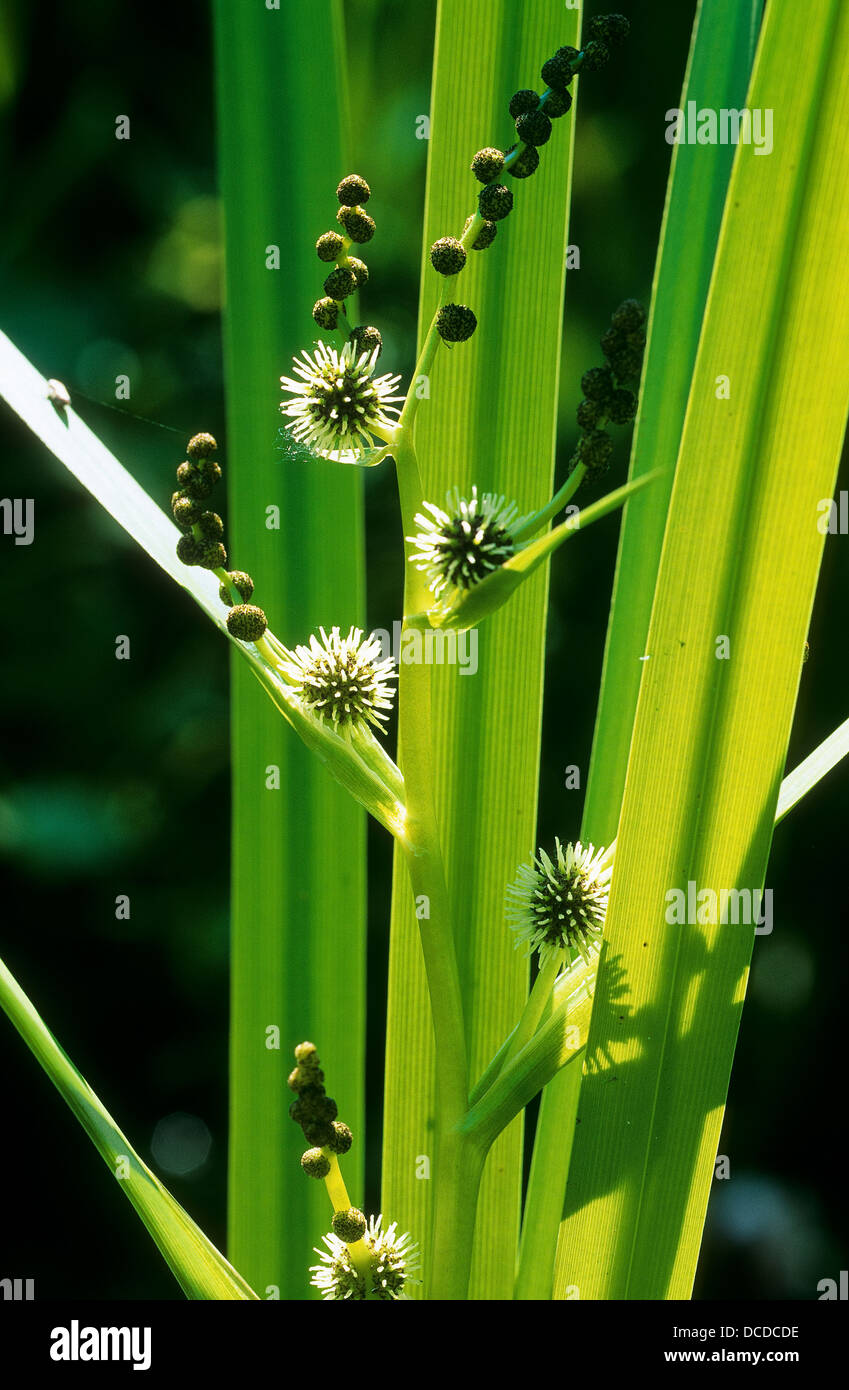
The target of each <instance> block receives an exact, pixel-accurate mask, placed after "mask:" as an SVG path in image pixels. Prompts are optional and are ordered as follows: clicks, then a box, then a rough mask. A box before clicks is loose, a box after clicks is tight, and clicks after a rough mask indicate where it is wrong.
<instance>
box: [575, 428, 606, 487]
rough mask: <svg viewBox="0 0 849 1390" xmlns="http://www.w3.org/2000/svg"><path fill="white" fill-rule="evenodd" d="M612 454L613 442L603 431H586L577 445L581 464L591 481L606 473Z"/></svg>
mask: <svg viewBox="0 0 849 1390" xmlns="http://www.w3.org/2000/svg"><path fill="white" fill-rule="evenodd" d="M612 453H613V440H612V439H611V437H610V435H609V434H607V433H606V432H605V431H604V430H588V431H587V433H586V434H585V435H584V436H583V437H582V439H581V441H580V443H579V445H578V454H579V457H580V460H581V463H582V464H583V465H584V467H585V468H586V470H587V476H588V477H589V478H590V479H591V480H592V479H595V478H600V477H601V476H602V474H604V473H606V472H607V470H608V468H609V466H610V455H611V454H612Z"/></svg>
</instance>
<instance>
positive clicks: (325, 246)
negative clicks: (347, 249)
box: [315, 232, 345, 261]
mask: <svg viewBox="0 0 849 1390" xmlns="http://www.w3.org/2000/svg"><path fill="white" fill-rule="evenodd" d="M344 244H345V238H344V237H341V236H340V235H339V233H338V232H324V233H322V235H321V236H320V237H319V239H318V241H317V242H316V244H315V250H316V255H317V256H318V259H319V260H320V261H335V260H336V257H337V256H338V255H339V253H340V251H341V250H342V247H343V246H344Z"/></svg>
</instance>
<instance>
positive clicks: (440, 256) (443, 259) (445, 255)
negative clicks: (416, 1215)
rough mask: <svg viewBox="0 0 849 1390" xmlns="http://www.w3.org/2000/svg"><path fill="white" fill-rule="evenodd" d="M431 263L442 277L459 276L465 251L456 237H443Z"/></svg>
mask: <svg viewBox="0 0 849 1390" xmlns="http://www.w3.org/2000/svg"><path fill="white" fill-rule="evenodd" d="M503 162H504V161H503V160H502V163H503ZM430 263H431V265H432V266H433V268H434V270H437V271H438V272H439V274H440V275H459V274H460V271H461V270H462V269H463V266H464V265H465V264H466V252H465V249H464V247H463V246H462V245H461V244H460V242H459V241H458V240H457V238H456V237H453V236H441V237H440V238H439V240H438V241H435V242H434V243H433V245H432V246H431V248H430Z"/></svg>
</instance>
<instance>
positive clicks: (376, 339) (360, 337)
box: [350, 324, 383, 357]
mask: <svg viewBox="0 0 849 1390" xmlns="http://www.w3.org/2000/svg"><path fill="white" fill-rule="evenodd" d="M350 337H351V342H352V343H353V344H354V347H355V348H356V349H357V352H359V353H360V354H362V353H364V352H368V353H372V352H374V350H375V348H377V355H378V357H379V356H380V354H381V352H382V351H383V339H382V338H381V336H380V329H379V328H373V327H372V326H371V325H370V324H360V326H359V328H352V329H351V334H350Z"/></svg>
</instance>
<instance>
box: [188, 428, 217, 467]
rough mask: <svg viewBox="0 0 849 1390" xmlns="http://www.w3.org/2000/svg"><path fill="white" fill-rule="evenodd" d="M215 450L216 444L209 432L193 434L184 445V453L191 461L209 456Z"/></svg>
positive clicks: (215, 451)
mask: <svg viewBox="0 0 849 1390" xmlns="http://www.w3.org/2000/svg"><path fill="white" fill-rule="evenodd" d="M217 451H218V445H217V444H216V442H215V440H214V439H213V437H212V435H211V434H193V435H192V437H191V439H190V440H189V442H188V444H187V446H186V454H187V456H188V457H189V458H190V459H192V460H193V461H194V460H196V459H207V458H210V457H211V456H212V455H213V454H214V453H217Z"/></svg>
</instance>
